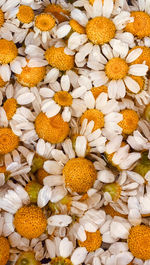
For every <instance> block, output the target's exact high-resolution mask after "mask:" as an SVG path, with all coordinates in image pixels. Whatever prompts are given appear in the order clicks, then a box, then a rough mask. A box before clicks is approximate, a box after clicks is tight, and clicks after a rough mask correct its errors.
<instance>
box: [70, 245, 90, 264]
mask: <svg viewBox="0 0 150 265" xmlns="http://www.w3.org/2000/svg"><path fill="white" fill-rule="evenodd" d="M86 255H87V250H86V248H84V247H78V248H76V249H75V251H74V252H73V254H72V256H71V261H72V263H73V264H74V265H78V264H81V263H83V262H84V260H85V258H86Z"/></svg>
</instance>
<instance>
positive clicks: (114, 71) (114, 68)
mask: <svg viewBox="0 0 150 265" xmlns="http://www.w3.org/2000/svg"><path fill="white" fill-rule="evenodd" d="M128 68H129V67H128V65H127V63H126V62H125V60H123V59H121V58H112V59H110V60H109V61H108V63H107V64H106V67H105V73H106V75H107V76H108V78H109V79H112V80H118V79H122V78H124V77H125V76H126V75H127V73H128Z"/></svg>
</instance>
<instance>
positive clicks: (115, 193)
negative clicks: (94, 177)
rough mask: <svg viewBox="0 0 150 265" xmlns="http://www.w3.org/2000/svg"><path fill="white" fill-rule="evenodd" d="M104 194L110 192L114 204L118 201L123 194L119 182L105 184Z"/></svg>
mask: <svg viewBox="0 0 150 265" xmlns="http://www.w3.org/2000/svg"><path fill="white" fill-rule="evenodd" d="M103 192H108V193H109V194H110V195H111V198H112V200H113V201H114V202H116V201H118V199H119V198H120V194H121V187H120V185H119V184H118V183H117V182H114V183H110V184H105V185H104V186H103Z"/></svg>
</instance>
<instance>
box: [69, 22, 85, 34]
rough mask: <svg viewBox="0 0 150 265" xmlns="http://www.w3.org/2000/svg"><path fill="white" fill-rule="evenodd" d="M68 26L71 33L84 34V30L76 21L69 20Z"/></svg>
mask: <svg viewBox="0 0 150 265" xmlns="http://www.w3.org/2000/svg"><path fill="white" fill-rule="evenodd" d="M69 24H70V26H71V28H72V30H73V31H75V32H77V33H79V34H85V28H84V27H83V26H81V25H80V24H79V23H78V22H77V21H76V20H74V19H71V20H70V21H69Z"/></svg>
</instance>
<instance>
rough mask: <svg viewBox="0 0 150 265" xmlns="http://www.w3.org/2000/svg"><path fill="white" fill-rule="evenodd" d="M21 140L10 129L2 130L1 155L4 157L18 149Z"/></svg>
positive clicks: (0, 138) (0, 130)
mask: <svg viewBox="0 0 150 265" xmlns="http://www.w3.org/2000/svg"><path fill="white" fill-rule="evenodd" d="M18 144H19V138H18V136H16V135H15V134H14V133H13V131H12V130H11V129H10V128H0V154H1V155H4V154H7V153H9V152H11V151H13V150H14V149H15V148H17V147H18Z"/></svg>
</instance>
